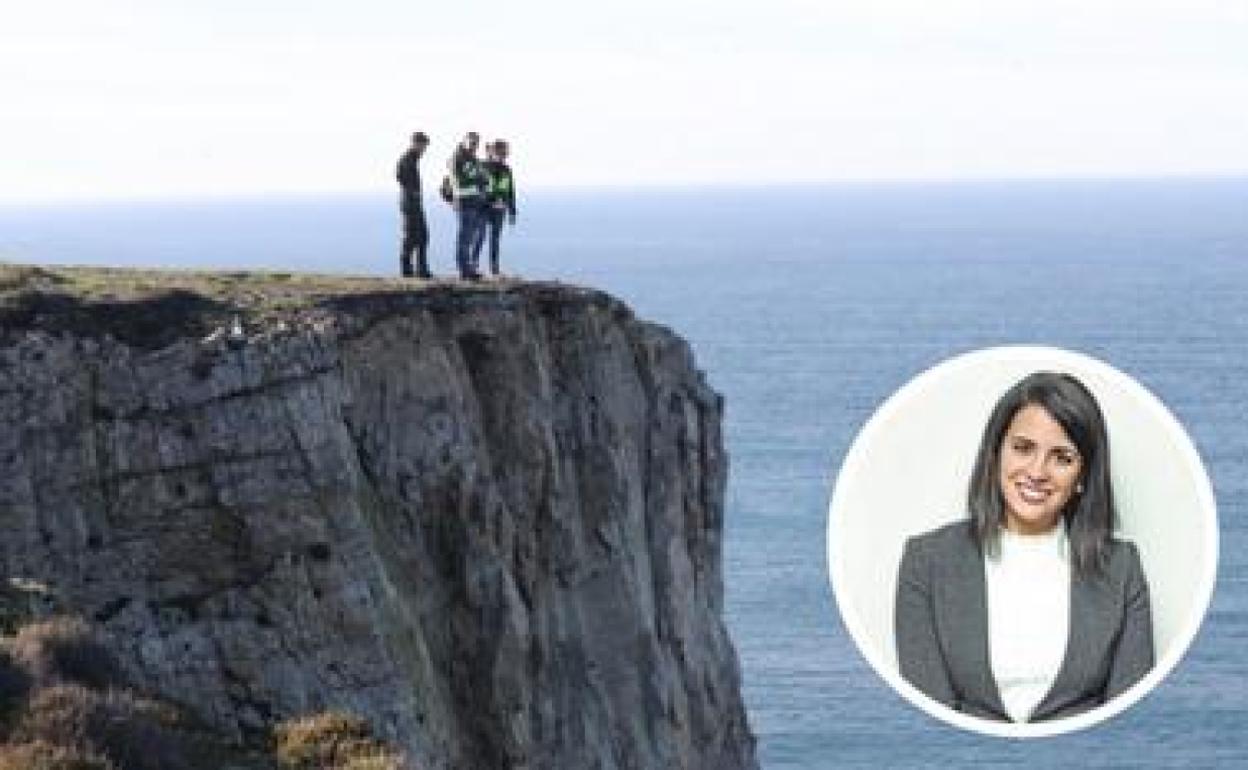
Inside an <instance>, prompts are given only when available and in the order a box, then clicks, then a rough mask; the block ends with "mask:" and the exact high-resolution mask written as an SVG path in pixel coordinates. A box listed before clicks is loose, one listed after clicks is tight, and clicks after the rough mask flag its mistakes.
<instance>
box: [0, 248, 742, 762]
mask: <svg viewBox="0 0 1248 770" xmlns="http://www.w3.org/2000/svg"><path fill="white" fill-rule="evenodd" d="M420 286H422V288H419V289H412V288H410V287H407V286H402V285H399V284H397V282H392V281H384V280H364V279H354V280H347V279H337V280H331V279H324V280H323V281H318V279H314V278H307V277H303V278H300V277H294V276H283V275H267V276H266V275H237V274H236V275H232V276H226V277H224V278H222V277H216V278H212V277H207V276H196V275H195V274H177V273H169V274H159V275H158V274H150V273H127V272H125V271H90V270H83V269H65V270H41V269H34V268H21V269H18V268H14V267H12V266H6V267H4V268H3V270H2V271H0V294H2V301H0V421H2V422H0V425H2V426H3V427H2V428H0V532H3V533H4V536H3V538H0V578H7V579H8V580H10V581H28V582H29V583H31V584H37V585H40V586H46V590H47V592H48V593H50V594H51V595H54V597H55V601H54V602H52V601H51V600H48V601H47V604H48V605H49V606H50V605H51V604H53V603H54V604H55V605H56V606H58V607H60V608H70V609H72V610H73V611H74V612H78V613H80V614H82V615H84V616H85V617H87V618H89V619H91V620H93V621H94V622H95V623H97V624H98V625H99V627H100V628H101V629H102V630H103V632H104V633H105V634H106V635H107V637H108V638H109V639H110V640H111V642H112V643H113V646H114V647H115V650H116V652H117V653H118V655H119V656H120V658H121V659H122V662H123V665H124V667H125V668H126V670H127V673H128V675H129V676H130V678H131V679H132V680H133V681H134V682H135V683H136V684H138V685H139V686H141V687H143V688H145V689H148V690H150V691H153V692H154V693H157V694H159V695H161V696H163V697H165V698H168V699H171V700H173V701H176V702H178V703H180V704H183V705H185V706H186V707H188V708H190V709H191V710H192V711H193V712H194V713H195V714H197V715H198V716H199V717H200V718H201V719H203V720H205V721H206V722H207V723H208V724H210V725H212V726H214V727H215V728H217V729H219V730H222V731H224V732H226V733H227V734H229V735H232V736H235V737H236V738H237V739H239V740H245V739H247V738H248V737H249V736H256V735H260V734H263V733H264V731H265V730H267V729H268V727H269V726H271V725H272V724H273V723H274V722H275V721H277V720H279V719H283V718H288V717H292V716H298V715H300V714H306V713H312V712H317V711H321V710H324V709H329V708H333V709H341V710H345V711H348V712H351V713H355V714H358V715H360V716H363V717H365V718H367V719H368V720H369V721H370V722H371V723H372V725H373V727H374V728H375V729H376V730H377V731H378V732H379V733H380V734H381V735H383V736H385V737H387V738H388V739H390V740H392V741H395V742H396V743H398V744H399V745H401V746H402V747H403V748H404V749H405V751H406V752H407V753H408V755H409V757H410V758H411V759H412V760H413V761H414V764H415V766H416V767H420V768H472V769H473V770H476V769H477V768H488V769H492V768H532V769H534V770H537V769H539V768H541V769H545V768H578V769H579V768H603V769H604V770H606V769H623V768H645V769H647V770H649V769H652V768H654V769H657V768H708V769H712V768H713V769H714V770H730V769H731V768H752V767H756V760H755V758H754V741H753V738H752V737H751V735H750V733H749V729H748V725H747V721H746V715H745V710H744V706H743V703H742V698H741V694H740V681H739V672H738V667H737V661H736V655H735V652H734V650H733V648H732V645H731V642H730V640H729V637H728V634H727V632H726V629H725V626H724V624H723V620H722V609H723V583H722V577H721V533H722V515H723V494H724V485H725V479H726V473H727V458H726V455H725V452H724V449H723V444H722V438H721V434H720V421H721V410H722V403H721V399H720V397H719V396H718V395H717V394H716V393H715V392H714V391H713V390H712V389H711V388H710V387H709V386H708V385H707V383H706V382H705V380H704V378H703V376H702V374H701V373H700V372H699V371H698V370H697V368H696V366H695V363H694V360H693V357H692V355H691V353H690V349H689V347H688V346H687V344H686V343H685V342H683V341H682V340H681V339H680V338H679V337H677V336H676V335H674V334H673V333H671V332H670V331H668V330H667V329H664V328H662V327H660V326H656V325H654V324H650V323H646V322H643V321H640V320H638V319H637V318H635V317H634V316H633V314H632V313H631V312H630V311H629V309H628V308H627V307H625V306H624V305H623V304H622V303H620V302H619V301H618V300H615V299H613V298H611V297H609V296H607V295H606V294H603V293H600V292H596V291H591V290H586V289H580V288H573V287H568V286H563V285H557V284H535V283H525V284H519V283H510V284H498V285H488V286H477V287H466V286H464V285H462V284H460V285H454V284H450V283H444V284H424V285H420ZM235 320H237V322H238V323H239V325H241V327H242V329H243V331H244V335H243V336H242V338H237V337H236V336H235V335H232V334H230V333H229V331H230V329H231V328H232V326H233V325H234V321H235ZM40 601H41V602H43V601H44V600H43V599H41V600H40ZM32 606H33V605H32ZM40 606H42V604H40Z"/></svg>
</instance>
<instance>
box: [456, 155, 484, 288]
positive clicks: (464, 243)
mask: <svg viewBox="0 0 1248 770" xmlns="http://www.w3.org/2000/svg"><path fill="white" fill-rule="evenodd" d="M480 141H481V137H480V135H479V134H477V132H476V131H469V132H468V133H467V134H465V135H464V140H463V141H462V142H460V143H459V147H457V148H455V154H454V155H452V156H451V163H450V177H451V188H452V195H453V199H452V204H451V205H453V206H454V207H455V211H456V213H457V214H458V215H459V231H458V232H457V233H456V234H455V263H456V265H458V267H459V277H460V278H464V279H467V280H469V281H475V280H477V279H479V278H480V277H481V273H479V272H478V271H477V264H476V259H475V257H474V254H473V251H474V247H475V246H476V244H477V240H478V238H480V233H481V229H482V227H483V226H484V225H485V212H486V206H487V201H486V177H485V169H484V168H482V165H481V161H479V160H477V145H478V144H479V143H480Z"/></svg>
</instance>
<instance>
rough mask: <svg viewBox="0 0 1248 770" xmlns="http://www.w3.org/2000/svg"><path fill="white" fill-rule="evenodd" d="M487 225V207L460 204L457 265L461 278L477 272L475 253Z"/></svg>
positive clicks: (456, 253)
mask: <svg viewBox="0 0 1248 770" xmlns="http://www.w3.org/2000/svg"><path fill="white" fill-rule="evenodd" d="M484 225H485V207H484V206H483V205H482V204H481V203H480V202H479V201H473V200H465V201H461V202H460V204H459V232H457V233H456V234H455V264H456V265H457V266H458V267H459V275H460V277H463V278H466V277H468V276H469V275H472V274H474V273H476V272H477V260H476V255H475V253H474V250H475V247H476V245H477V240H478V239H479V238H480V237H481V229H482V227H484Z"/></svg>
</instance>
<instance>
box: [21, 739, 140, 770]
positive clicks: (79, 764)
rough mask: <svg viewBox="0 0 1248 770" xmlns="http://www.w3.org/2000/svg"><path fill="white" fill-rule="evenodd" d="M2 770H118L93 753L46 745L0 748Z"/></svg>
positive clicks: (37, 743) (26, 744)
mask: <svg viewBox="0 0 1248 770" xmlns="http://www.w3.org/2000/svg"><path fill="white" fill-rule="evenodd" d="M0 770H118V768H117V766H116V765H114V764H113V763H112V762H109V761H108V760H107V759H104V758H103V757H101V756H99V755H98V754H94V753H92V752H89V751H82V750H79V749H72V748H65V747H64V746H54V745H52V744H51V743H46V742H44V741H34V742H33V743H23V744H21V745H18V746H0Z"/></svg>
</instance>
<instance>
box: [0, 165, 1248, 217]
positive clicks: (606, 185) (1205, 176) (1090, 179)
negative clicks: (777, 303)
mask: <svg viewBox="0 0 1248 770" xmlns="http://www.w3.org/2000/svg"><path fill="white" fill-rule="evenodd" d="M1236 181H1248V170H1242V171H1225V172H1169V173H1168V172H1152V173H1130V174H1034V175H1023V174H1019V175H983V176H947V177H935V176H933V177H921V176H915V177H903V176H896V177H893V176H884V177H844V178H833V179H805V180H756V181H748V180H732V181H664V182H650V183H611V182H575V183H534V184H532V185H526V186H525V187H524V188H523V194H526V195H527V194H538V195H541V194H560V193H577V192H583V191H591V192H602V193H607V194H614V193H627V192H697V191H706V190H722V191H734V190H736V191H754V190H758V191H763V190H777V189H780V190H784V189H802V190H805V189H828V188H838V187H841V188H855V187H856V188H870V187H955V186H973V185H999V184H1052V183H1085V184H1106V183H1133V182H1236ZM433 192H434V191H433V188H430V189H429V194H427V197H428V198H429V199H430V200H436V195H434V194H433ZM395 194H397V190H392V189H390V188H389V187H386V188H382V187H370V188H368V189H361V188H355V189H352V188H337V189H328V188H326V189H321V190H291V189H281V188H274V189H269V190H228V191H209V192H191V191H180V192H168V193H158V192H152V193H138V194H134V195H96V196H92V195H79V196H33V197H30V198H16V197H15V198H5V197H3V196H0V208H4V209H14V208H27V207H37V208H43V207H57V206H81V205H101V206H115V205H136V204H138V205H142V204H147V205H152V204H179V203H231V202H246V201H253V202H259V201H261V200H269V199H326V198H355V197H361V198H363V197H368V198H372V197H379V196H389V195H395Z"/></svg>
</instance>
